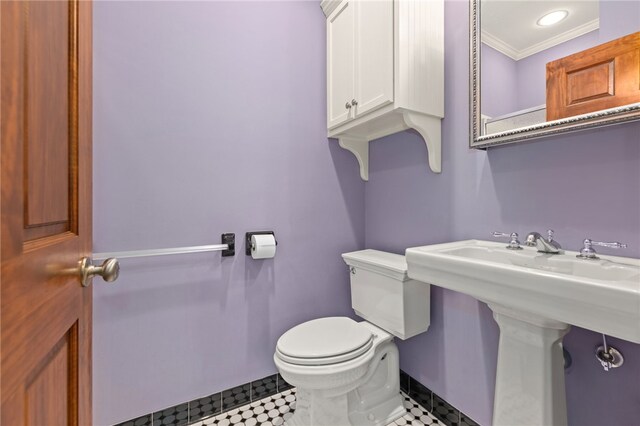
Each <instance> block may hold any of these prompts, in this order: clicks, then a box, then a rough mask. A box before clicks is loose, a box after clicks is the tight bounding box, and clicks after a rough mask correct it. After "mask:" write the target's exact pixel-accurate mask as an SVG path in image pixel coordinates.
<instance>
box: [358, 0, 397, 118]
mask: <svg viewBox="0 0 640 426" xmlns="http://www.w3.org/2000/svg"><path fill="white" fill-rule="evenodd" d="M355 6H356V7H355V13H356V18H355V28H356V32H355V42H356V48H355V51H356V64H355V84H356V86H355V89H356V90H355V99H356V101H357V107H356V109H355V111H354V112H355V113H356V115H361V114H364V113H366V112H368V111H371V110H373V109H375V108H378V107H381V106H383V105H386V104H388V103H390V102H393V0H377V1H366V0H356V2H355Z"/></svg>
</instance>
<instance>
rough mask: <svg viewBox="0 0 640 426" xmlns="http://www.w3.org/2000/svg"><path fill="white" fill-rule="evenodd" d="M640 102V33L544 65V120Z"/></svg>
mask: <svg viewBox="0 0 640 426" xmlns="http://www.w3.org/2000/svg"><path fill="white" fill-rule="evenodd" d="M636 102H640V32H636V33H633V34H629V35H626V36H624V37H620V38H617V39H615V40H612V41H610V42H608V43H604V44H601V45H599V46H595V47H592V48H590V49H587V50H583V51H581V52H578V53H574V54H573V55H569V56H565V57H564V58H560V59H557V60H555V61H552V62H549V63H548V64H547V121H552V120H559V119H561V118H567V117H573V116H575V115H580V114H586V113H590V112H596V111H600V110H603V109H608V108H615V107H620V106H624V105H629V104H633V103H636Z"/></svg>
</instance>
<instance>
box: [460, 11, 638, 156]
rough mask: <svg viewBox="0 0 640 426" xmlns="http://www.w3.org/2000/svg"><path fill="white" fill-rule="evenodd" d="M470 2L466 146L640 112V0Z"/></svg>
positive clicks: (615, 121)
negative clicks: (469, 70)
mask: <svg viewBox="0 0 640 426" xmlns="http://www.w3.org/2000/svg"><path fill="white" fill-rule="evenodd" d="M470 7H471V10H470V17H471V51H470V52H471V58H470V59H471V60H470V65H471V81H470V84H471V140H470V147H471V148H487V147H490V146H494V145H501V144H507V143H513V142H518V141H523V140H530V139H534V138H540V137H544V136H548V135H553V134H558V133H565V132H572V131H576V130H582V129H587V128H592V127H597V126H605V125H612V124H618V123H622V122H627V121H632V120H639V119H640V1H628V0H599V1H598V0H543V1H536V0H471V6H470Z"/></svg>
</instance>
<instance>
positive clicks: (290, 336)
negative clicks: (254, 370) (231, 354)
mask: <svg viewBox="0 0 640 426" xmlns="http://www.w3.org/2000/svg"><path fill="white" fill-rule="evenodd" d="M274 361H275V364H276V366H277V367H278V370H279V371H280V374H281V375H282V377H283V378H284V379H285V380H286V381H287V382H289V383H290V384H292V385H294V386H296V387H297V388H298V390H297V394H296V398H297V400H296V409H295V412H294V414H293V416H292V417H290V418H289V419H288V420H287V424H289V425H292V426H293V425H318V426H322V425H332V426H335V425H386V424H388V423H390V422H392V421H394V420H395V419H397V418H398V417H401V416H402V415H403V414H404V412H405V409H404V407H403V404H402V398H401V396H400V383H399V368H400V367H399V362H398V348H397V347H396V345H395V343H394V342H393V336H392V335H391V334H389V333H387V332H386V331H384V330H382V329H380V328H378V327H376V326H374V325H373V324H369V323H367V322H365V321H363V322H356V321H354V320H352V319H351V318H347V317H329V318H320V319H316V320H313V321H309V322H306V323H303V324H300V325H298V326H296V327H294V328H292V329H291V330H289V331H287V332H286V333H285V334H283V335H282V337H281V338H280V340H279V341H278V344H277V347H276V353H275V355H274Z"/></svg>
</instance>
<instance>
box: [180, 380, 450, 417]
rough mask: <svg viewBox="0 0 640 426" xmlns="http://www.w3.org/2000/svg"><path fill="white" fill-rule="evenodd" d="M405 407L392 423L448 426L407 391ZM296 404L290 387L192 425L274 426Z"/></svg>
mask: <svg viewBox="0 0 640 426" xmlns="http://www.w3.org/2000/svg"><path fill="white" fill-rule="evenodd" d="M402 396H403V397H404V406H405V407H406V409H407V414H405V415H404V417H402V418H400V419H398V420H396V421H395V422H393V423H391V424H390V425H389V426H402V425H412V426H413V425H418V426H422V425H436V426H444V425H443V423H441V422H440V421H438V420H437V419H436V418H435V417H433V416H432V415H431V414H429V413H428V412H427V411H425V410H424V409H423V408H422V407H421V406H420V405H418V404H417V403H416V402H415V401H414V400H413V399H411V398H409V397H408V396H407V395H406V394H405V393H402ZM295 407H296V390H295V389H289V390H286V391H284V392H281V393H279V394H276V395H273V396H269V397H266V398H264V399H261V400H260V401H255V402H253V403H251V404H247V405H243V406H242V407H239V408H236V409H234V410H231V411H227V412H226V413H222V414H219V415H217V416H212V417H209V418H207V419H204V420H202V421H199V422H196V423H192V424H191V425H192V426H205V425H217V426H254V425H262V426H271V425H275V426H277V425H282V424H284V422H285V421H286V420H287V419H288V418H289V417H291V415H292V414H293V411H294V410H295Z"/></svg>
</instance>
